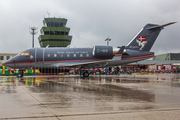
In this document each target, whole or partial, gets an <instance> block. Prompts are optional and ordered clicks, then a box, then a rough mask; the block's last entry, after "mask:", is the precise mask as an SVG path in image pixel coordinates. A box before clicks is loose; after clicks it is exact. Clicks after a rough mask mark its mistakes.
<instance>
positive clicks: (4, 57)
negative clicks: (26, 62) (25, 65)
mask: <svg viewBox="0 0 180 120" xmlns="http://www.w3.org/2000/svg"><path fill="white" fill-rule="evenodd" d="M15 55H17V53H0V66H2V63H3V62H5V61H6V60H8V59H9V58H12V57H13V56H15Z"/></svg>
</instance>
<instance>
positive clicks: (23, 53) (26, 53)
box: [20, 52, 29, 55]
mask: <svg viewBox="0 0 180 120" xmlns="http://www.w3.org/2000/svg"><path fill="white" fill-rule="evenodd" d="M20 55H29V52H22V53H21V54H20Z"/></svg>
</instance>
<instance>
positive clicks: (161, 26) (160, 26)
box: [148, 22, 176, 30]
mask: <svg viewBox="0 0 180 120" xmlns="http://www.w3.org/2000/svg"><path fill="white" fill-rule="evenodd" d="M174 23H176V22H171V23H167V24H164V25H159V26H155V27H151V28H148V30H153V29H156V28H163V27H166V26H168V25H171V24H174Z"/></svg>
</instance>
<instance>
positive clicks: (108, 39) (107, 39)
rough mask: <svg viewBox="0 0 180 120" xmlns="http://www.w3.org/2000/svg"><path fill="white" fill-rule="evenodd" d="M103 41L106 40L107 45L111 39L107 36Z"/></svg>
mask: <svg viewBox="0 0 180 120" xmlns="http://www.w3.org/2000/svg"><path fill="white" fill-rule="evenodd" d="M105 41H107V45H109V41H111V39H110V38H109V37H108V38H106V39H105Z"/></svg>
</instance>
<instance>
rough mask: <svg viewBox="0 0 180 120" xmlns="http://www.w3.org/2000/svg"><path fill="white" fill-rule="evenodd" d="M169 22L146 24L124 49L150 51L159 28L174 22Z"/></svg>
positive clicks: (159, 30)
mask: <svg viewBox="0 0 180 120" xmlns="http://www.w3.org/2000/svg"><path fill="white" fill-rule="evenodd" d="M174 23H176V22H171V23H168V24H164V25H155V24H147V25H145V26H144V28H142V30H141V31H140V32H139V33H138V34H137V35H136V36H135V37H134V38H133V39H132V40H131V41H130V42H129V43H128V45H127V46H126V49H134V50H142V51H150V49H151V47H152V46H153V44H154V42H155V40H156V38H157V37H158V35H159V33H160V32H161V30H162V29H163V28H164V27H165V26H168V25H171V24H174Z"/></svg>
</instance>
